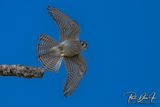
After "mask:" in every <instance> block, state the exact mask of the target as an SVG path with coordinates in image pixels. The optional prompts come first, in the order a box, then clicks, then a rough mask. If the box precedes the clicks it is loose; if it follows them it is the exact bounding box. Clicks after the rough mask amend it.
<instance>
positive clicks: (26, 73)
mask: <svg viewBox="0 0 160 107" xmlns="http://www.w3.org/2000/svg"><path fill="white" fill-rule="evenodd" d="M44 72H45V69H44V68H38V67H31V66H23V65H0V76H17V77H23V78H42V77H43V74H44Z"/></svg>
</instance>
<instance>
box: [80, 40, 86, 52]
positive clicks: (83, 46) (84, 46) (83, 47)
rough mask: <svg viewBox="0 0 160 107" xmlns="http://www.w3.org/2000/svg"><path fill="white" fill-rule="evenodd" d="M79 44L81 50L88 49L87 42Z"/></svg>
mask: <svg viewBox="0 0 160 107" xmlns="http://www.w3.org/2000/svg"><path fill="white" fill-rule="evenodd" d="M80 43H81V46H82V49H83V50H85V49H87V47H88V44H87V42H85V41H80Z"/></svg>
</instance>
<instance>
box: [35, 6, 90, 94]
mask: <svg viewBox="0 0 160 107" xmlns="http://www.w3.org/2000/svg"><path fill="white" fill-rule="evenodd" d="M48 13H49V15H50V16H51V17H52V19H53V20H54V21H55V22H56V24H57V25H58V27H59V29H60V42H56V40H54V39H52V38H51V37H50V36H49V35H47V34H42V35H40V38H39V41H40V42H41V43H40V44H38V45H37V48H38V59H39V60H40V62H41V63H42V64H43V66H44V67H45V68H46V69H47V70H49V71H53V70H55V71H56V72H58V70H59V67H60V65H61V62H62V60H63V59H64V63H65V66H66V68H67V71H68V72H67V80H66V83H65V86H64V96H69V95H71V94H72V93H73V91H74V90H75V89H76V87H77V85H78V84H79V82H80V80H81V79H82V77H83V75H84V74H85V72H86V63H85V61H84V59H83V58H82V56H81V52H83V51H84V50H85V49H86V48H87V43H86V42H85V41H80V40H79V34H80V27H79V25H78V24H77V23H76V22H75V21H74V20H72V19H70V18H69V17H67V16H66V15H64V14H63V13H62V12H61V11H59V10H58V9H57V8H54V7H51V6H48Z"/></svg>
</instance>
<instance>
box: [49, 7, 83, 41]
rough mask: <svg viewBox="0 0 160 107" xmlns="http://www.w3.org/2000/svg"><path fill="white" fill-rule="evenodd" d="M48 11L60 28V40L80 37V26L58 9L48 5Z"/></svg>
mask: <svg viewBox="0 0 160 107" xmlns="http://www.w3.org/2000/svg"><path fill="white" fill-rule="evenodd" d="M48 13H49V14H50V16H51V17H52V18H53V19H54V20H55V22H56V23H57V25H58V27H59V28H60V35H61V36H60V41H64V40H68V39H69V40H77V39H79V33H80V27H79V25H78V24H77V23H76V22H75V21H73V20H71V19H70V18H69V17H67V16H66V15H64V14H63V13H62V12H61V11H59V10H58V9H56V8H54V7H51V6H48Z"/></svg>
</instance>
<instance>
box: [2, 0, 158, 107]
mask: <svg viewBox="0 0 160 107" xmlns="http://www.w3.org/2000/svg"><path fill="white" fill-rule="evenodd" d="M48 5H52V6H55V7H57V8H59V9H60V10H61V11H63V12H64V13H66V14H67V15H68V16H70V17H71V18H72V19H74V20H76V21H77V22H78V23H79V25H80V26H81V35H80V38H81V39H82V40H86V41H87V42H88V44H89V48H88V50H87V51H86V52H84V54H83V56H84V57H85V59H86V62H87V64H88V69H87V73H86V75H85V77H84V78H83V80H82V81H81V83H80V85H79V87H78V88H77V90H76V91H75V92H74V94H73V95H72V96H71V97H67V98H66V97H64V96H63V86H64V83H65V80H66V69H65V67H64V64H63V65H62V66H61V68H60V71H59V72H58V74H56V73H55V72H53V73H52V74H51V73H49V72H47V73H45V75H44V77H43V78H42V79H23V78H16V77H0V107H129V106H130V105H128V104H127V96H125V95H124V93H126V92H128V91H135V92H137V93H138V94H139V93H141V92H143V91H146V92H149V93H150V92H152V91H155V92H157V99H158V100H159V99H160V97H158V96H160V78H159V77H160V42H159V41H160V2H159V1H158V0H0V37H1V39H0V47H1V53H0V64H23V65H30V66H40V63H39V62H38V60H37V58H36V48H35V46H36V43H37V38H38V35H39V34H41V33H48V34H50V35H51V36H52V37H53V38H55V39H57V40H58V38H59V30H58V28H57V26H56V24H55V23H54V22H53V21H52V19H51V17H50V16H49V15H48V13H47V10H46V8H47V6H48ZM159 104H160V102H156V104H155V105H154V107H158V106H159ZM134 106H137V107H138V106H139V105H134ZM145 106H146V105H141V107H145ZM149 106H150V105H149Z"/></svg>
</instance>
